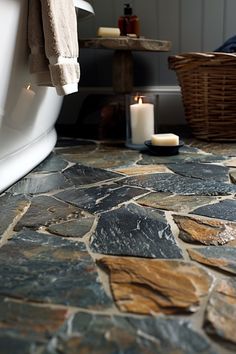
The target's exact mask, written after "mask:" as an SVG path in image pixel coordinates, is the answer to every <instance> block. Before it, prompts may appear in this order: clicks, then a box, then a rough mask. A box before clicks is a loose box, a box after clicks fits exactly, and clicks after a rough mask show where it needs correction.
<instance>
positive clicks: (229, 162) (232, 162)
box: [224, 158, 236, 167]
mask: <svg viewBox="0 0 236 354" xmlns="http://www.w3.org/2000/svg"><path fill="white" fill-rule="evenodd" d="M224 165H225V166H229V167H236V158H231V159H229V160H226V161H224Z"/></svg>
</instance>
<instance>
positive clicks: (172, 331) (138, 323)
mask: <svg viewBox="0 0 236 354" xmlns="http://www.w3.org/2000/svg"><path fill="white" fill-rule="evenodd" d="M68 329H69V331H70V336H67V337H66V336H65V335H64V336H62V337H60V338H59V342H58V348H60V349H61V351H62V353H70V354H77V353H84V354H86V353H102V354H111V353H120V354H121V353H122V354H137V353H139V354H163V353H165V354H177V353H179V354H196V353H200V354H216V351H215V350H214V349H213V348H212V347H211V345H210V343H209V341H208V340H207V339H206V338H205V337H203V336H202V335H200V334H199V333H198V332H196V331H194V330H193V329H192V328H191V325H190V323H189V322H187V321H183V320H176V319H164V318H160V317H150V316H148V317H147V316H145V317H142V318H140V319H139V318H132V317H128V316H125V317H119V316H109V315H106V316H105V315H98V314H97V315H95V314H88V313H78V314H76V315H75V317H74V318H73V319H72V320H70V325H68ZM67 333H68V330H67Z"/></svg>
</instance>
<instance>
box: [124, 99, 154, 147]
mask: <svg viewBox="0 0 236 354" xmlns="http://www.w3.org/2000/svg"><path fill="white" fill-rule="evenodd" d="M130 120H131V122H130V123H131V140H132V144H137V145H140V144H144V141H145V140H148V139H150V137H151V135H152V134H153V133H154V105H153V104H152V103H143V102H142V98H141V97H140V98H139V100H138V103H135V104H132V105H131V106H130Z"/></svg>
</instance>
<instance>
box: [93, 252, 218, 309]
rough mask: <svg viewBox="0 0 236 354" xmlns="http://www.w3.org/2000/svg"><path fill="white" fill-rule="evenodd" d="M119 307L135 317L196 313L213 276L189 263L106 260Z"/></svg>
mask: <svg viewBox="0 0 236 354" xmlns="http://www.w3.org/2000/svg"><path fill="white" fill-rule="evenodd" d="M97 262H98V264H99V265H100V266H102V267H103V268H105V269H107V271H108V273H109V278H110V285H111V289H112V294H113V296H114V299H115V302H116V304H117V306H118V308H119V309H120V310H121V311H123V312H132V313H136V314H146V315H147V314H151V313H165V314H174V313H180V312H181V313H183V312H194V311H196V310H197V309H198V307H199V301H200V297H201V296H205V295H207V293H208V291H209V288H210V286H211V283H212V278H211V277H210V275H209V274H208V273H207V272H206V271H205V270H203V268H199V267H197V266H195V265H194V264H192V263H190V262H183V261H166V260H145V259H135V258H124V257H119V258H112V257H103V258H101V259H99V260H98V261H97Z"/></svg>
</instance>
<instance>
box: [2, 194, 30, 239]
mask: <svg viewBox="0 0 236 354" xmlns="http://www.w3.org/2000/svg"><path fill="white" fill-rule="evenodd" d="M29 203H30V202H29V200H28V199H27V198H26V197H25V196H23V195H18V196H12V195H9V194H5V195H2V196H1V197H0V238H1V235H2V234H3V233H4V231H6V229H7V228H8V227H9V226H10V225H11V224H12V222H13V220H14V219H15V217H16V216H20V214H21V213H22V212H23V210H24V208H25V207H26V206H27V205H28V204H29Z"/></svg>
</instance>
